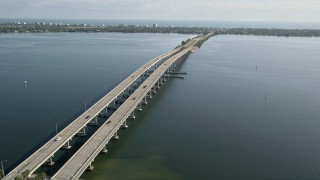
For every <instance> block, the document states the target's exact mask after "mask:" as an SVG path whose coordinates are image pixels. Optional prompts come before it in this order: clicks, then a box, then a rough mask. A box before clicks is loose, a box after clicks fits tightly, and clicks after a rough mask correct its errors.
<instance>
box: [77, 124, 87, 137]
mask: <svg viewBox="0 0 320 180" xmlns="http://www.w3.org/2000/svg"><path fill="white" fill-rule="evenodd" d="M77 135H78V136H83V137H84V136H86V135H87V134H86V126H84V127H83V128H82V129H81V130H80V131H79V132H78V133H77Z"/></svg>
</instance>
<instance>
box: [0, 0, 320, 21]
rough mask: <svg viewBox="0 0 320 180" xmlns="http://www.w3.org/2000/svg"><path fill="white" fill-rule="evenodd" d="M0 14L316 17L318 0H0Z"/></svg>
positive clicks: (319, 18) (260, 18) (319, 7)
mask: <svg viewBox="0 0 320 180" xmlns="http://www.w3.org/2000/svg"><path fill="white" fill-rule="evenodd" d="M0 18H48V19H51V18H57V19H157V20H158V19H164V20H166V19H171V20H231V21H318V22H319V21H320V0H0Z"/></svg>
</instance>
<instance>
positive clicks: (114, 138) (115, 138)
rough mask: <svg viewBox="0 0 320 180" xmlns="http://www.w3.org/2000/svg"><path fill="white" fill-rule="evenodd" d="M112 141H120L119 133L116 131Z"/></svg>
mask: <svg viewBox="0 0 320 180" xmlns="http://www.w3.org/2000/svg"><path fill="white" fill-rule="evenodd" d="M112 139H113V140H118V139H119V136H118V131H116V132H115V133H114V135H113V136H112Z"/></svg>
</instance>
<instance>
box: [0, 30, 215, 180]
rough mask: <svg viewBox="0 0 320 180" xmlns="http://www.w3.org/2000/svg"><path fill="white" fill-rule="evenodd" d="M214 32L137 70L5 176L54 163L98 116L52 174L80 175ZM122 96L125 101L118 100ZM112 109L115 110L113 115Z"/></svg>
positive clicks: (58, 179) (59, 178)
mask: <svg viewBox="0 0 320 180" xmlns="http://www.w3.org/2000/svg"><path fill="white" fill-rule="evenodd" d="M211 36H213V33H208V34H205V35H200V36H197V37H195V38H193V39H191V40H190V41H188V42H187V43H186V44H185V45H183V46H180V47H178V48H175V49H173V50H171V51H169V52H167V53H165V54H162V55H160V56H158V57H156V58H154V59H152V60H150V61H149V62H147V63H146V64H144V65H143V66H141V67H140V68H139V69H138V70H136V71H135V72H133V73H132V74H131V75H130V76H129V77H128V78H126V79H125V80H124V81H122V82H121V83H120V84H119V85H118V86H116V87H115V88H114V89H113V90H111V91H110V92H109V93H108V94H106V95H105V96H104V97H102V98H101V99H100V100H99V101H98V102H96V103H95V104H94V105H92V106H91V107H90V108H89V109H88V110H86V111H85V112H84V113H83V114H81V115H80V116H79V117H78V118H77V119H75V120H74V121H73V122H72V123H70V124H69V125H68V126H66V127H65V128H64V129H63V130H61V131H60V132H59V133H57V134H56V136H54V137H53V138H52V139H50V140H49V141H48V142H47V143H46V144H44V145H43V146H42V147H40V148H39V149H38V150H36V151H35V152H34V153H33V154H32V155H30V156H29V157H28V158H27V159H25V160H24V161H23V162H22V163H20V164H19V165H18V166H17V167H15V168H14V169H13V170H12V171H11V172H9V173H8V174H6V176H5V177H4V178H3V179H4V180H9V179H14V178H16V177H17V176H19V175H21V174H22V173H23V172H28V175H29V177H30V176H31V175H32V174H33V173H34V172H35V171H36V170H37V169H38V168H39V167H40V166H42V165H54V162H53V156H54V154H55V153H56V152H57V151H59V150H60V149H70V148H72V147H71V145H70V141H71V140H72V138H73V137H74V136H76V135H81V136H85V135H86V126H88V125H97V123H98V117H103V118H105V119H106V121H104V122H103V124H102V125H101V126H100V127H99V128H98V129H97V130H96V131H95V132H94V134H93V135H92V136H91V137H90V138H89V139H88V140H87V141H86V143H84V144H83V145H82V146H81V147H80V149H78V150H77V151H76V152H75V153H74V154H73V156H72V157H71V158H70V159H69V160H68V161H67V162H66V163H65V164H64V165H63V166H62V167H61V168H60V169H59V170H58V171H57V172H56V173H55V174H54V175H53V176H52V177H51V179H55V180H62V179H63V180H69V179H78V178H80V176H81V175H82V173H83V172H84V171H86V170H93V166H92V163H93V162H94V159H95V158H96V157H97V156H98V155H99V154H100V153H106V152H107V149H106V145H107V144H108V142H109V141H110V140H111V139H118V138H119V137H118V135H117V132H118V131H119V129H120V128H128V126H127V124H126V122H127V120H128V119H134V118H135V115H134V114H135V111H141V110H142V109H141V108H142V107H141V106H142V104H147V100H148V99H151V98H152V95H153V94H155V93H156V90H157V89H159V88H160V86H161V85H162V84H163V83H164V82H165V81H166V78H167V77H168V76H169V73H172V72H173V71H174V70H175V69H176V68H177V67H178V66H179V65H180V64H181V63H182V62H183V60H185V59H186V57H187V56H188V55H189V54H190V53H191V52H194V51H196V49H197V48H198V47H200V46H201V44H202V43H203V42H204V41H206V40H207V39H208V38H210V37H211ZM120 99H121V101H122V102H121V103H122V104H121V105H120V106H119V107H117V105H116V104H117V103H118V102H119V101H120ZM110 109H112V110H113V111H114V112H113V113H112V114H111V115H110V117H109V114H110V113H109V112H108V111H110Z"/></svg>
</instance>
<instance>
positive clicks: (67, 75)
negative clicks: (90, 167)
mask: <svg viewBox="0 0 320 180" xmlns="http://www.w3.org/2000/svg"><path fill="white" fill-rule="evenodd" d="M185 38H187V36H183V35H175V34H171V35H159V34H118V33H115V34H111V33H107V34H64V33H63V34H19V35H17V34H6V35H0V40H1V41H0V57H1V60H0V87H1V91H0V92H1V94H0V99H1V101H0V108H1V112H2V113H1V118H0V123H1V124H0V125H1V131H0V136H1V137H2V143H1V149H0V159H8V160H9V162H7V163H6V165H10V164H12V163H13V162H14V161H16V160H17V159H18V158H19V157H21V155H22V154H24V153H26V152H27V151H29V150H30V149H32V147H33V146H34V145H36V144H38V143H39V142H40V141H41V140H42V139H43V138H44V137H45V136H47V135H48V134H49V133H51V132H53V131H54V128H55V123H56V122H57V121H59V122H60V123H63V122H66V121H68V120H69V119H70V117H72V116H73V115H74V114H75V113H77V112H78V111H79V110H81V109H82V108H83V104H84V101H87V100H91V99H94V98H95V97H97V96H98V95H99V94H100V93H101V92H103V91H104V88H107V89H110V88H111V87H113V86H114V85H115V84H116V83H117V82H119V81H120V80H121V79H123V78H124V77H125V76H126V75H128V74H129V73H130V72H132V71H134V70H135V69H136V68H138V67H139V66H140V65H141V64H143V63H144V62H146V61H148V60H149V59H150V58H152V57H155V56H157V55H158V54H160V53H163V52H165V51H167V50H169V49H172V48H173V47H175V46H176V45H177V44H178V43H179V42H180V41H181V40H183V39H185ZM319 40H320V39H319V38H279V37H254V36H217V37H213V38H211V39H210V40H209V41H207V42H206V43H205V44H204V45H203V46H202V47H201V49H200V50H199V51H198V52H197V53H195V54H192V55H191V56H190V57H189V58H188V59H187V61H186V62H185V63H184V64H183V66H182V67H181V69H180V71H181V72H187V73H188V74H187V75H186V76H185V79H184V80H181V79H172V80H170V81H168V82H167V83H166V85H165V86H163V87H162V88H161V90H160V91H158V93H157V95H156V96H155V97H154V98H153V100H152V102H150V103H149V104H148V106H146V107H145V108H144V109H143V111H142V113H139V115H138V116H137V119H136V120H134V121H131V123H129V129H127V130H125V131H121V132H120V134H119V135H120V139H119V141H116V142H112V143H110V144H109V147H108V149H109V152H108V154H106V155H101V156H99V157H98V158H97V159H96V160H95V162H94V166H95V169H94V171H93V172H90V173H85V174H84V175H83V177H82V178H83V179H97V180H98V179H319V178H320V171H319V169H320V143H319V139H320V112H319V107H320V60H319V57H320V41H319ZM120 48H121V49H120ZM25 80H27V81H28V83H27V84H28V87H27V88H26V87H25V84H24V81H25Z"/></svg>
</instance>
